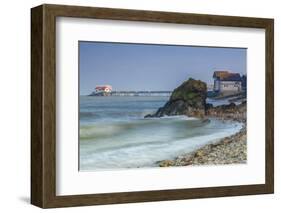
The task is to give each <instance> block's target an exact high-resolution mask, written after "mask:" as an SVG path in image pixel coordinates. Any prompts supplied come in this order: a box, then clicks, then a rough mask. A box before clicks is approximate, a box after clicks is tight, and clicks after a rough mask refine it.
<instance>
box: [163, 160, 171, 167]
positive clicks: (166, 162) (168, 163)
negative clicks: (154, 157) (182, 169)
mask: <svg viewBox="0 0 281 213" xmlns="http://www.w3.org/2000/svg"><path fill="white" fill-rule="evenodd" d="M159 166H160V167H169V166H174V161H172V160H163V161H161V162H160V163H159Z"/></svg>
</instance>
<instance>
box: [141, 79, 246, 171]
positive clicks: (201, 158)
mask: <svg viewBox="0 0 281 213" xmlns="http://www.w3.org/2000/svg"><path fill="white" fill-rule="evenodd" d="M206 94H207V86H206V83H204V82H202V81H200V80H195V79H192V78H190V79H188V80H187V81H185V82H184V83H182V85H180V86H179V87H177V88H176V89H175V90H174V91H173V92H172V95H171V97H170V99H169V101H168V102H167V103H166V104H165V105H164V106H163V107H161V108H159V109H158V110H157V112H156V113H155V114H149V115H146V116H145V117H163V116H173V115H186V116H189V117H197V118H200V119H204V120H207V119H208V118H216V119H220V120H223V121H233V122H241V123H243V128H242V129H241V130H240V131H239V132H238V133H236V134H234V135H230V136H228V137H226V138H223V139H221V140H219V141H214V142H213V143H212V144H208V145H205V146H203V147H201V148H200V149H198V150H196V151H194V152H192V153H186V154H183V155H181V156H178V157H176V158H174V159H167V160H163V161H160V162H157V164H158V165H159V166H160V167H169V166H189V165H206V164H207V165H217V164H235V163H246V161H247V140H246V135H247V134H246V122H247V117H246V112H247V104H246V102H243V103H241V104H239V105H236V104H234V103H231V104H228V105H220V106H216V107H213V106H212V105H211V104H207V103H206Z"/></svg>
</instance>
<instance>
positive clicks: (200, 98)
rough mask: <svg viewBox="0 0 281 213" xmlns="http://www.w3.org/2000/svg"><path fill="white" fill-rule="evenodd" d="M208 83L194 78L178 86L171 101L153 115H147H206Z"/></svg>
mask: <svg viewBox="0 0 281 213" xmlns="http://www.w3.org/2000/svg"><path fill="white" fill-rule="evenodd" d="M206 94H207V85H206V83H204V82H203V81H200V80H194V79H192V78H190V79H188V80H187V81H185V82H183V83H182V84H181V85H180V86H179V87H177V88H176V89H175V90H174V91H173V92H172V95H171V97H170V99H169V101H168V102H167V103H166V104H165V105H164V106H163V107H161V108H159V109H158V111H157V112H156V113H155V114H153V115H147V116H145V117H162V116H171V115H187V116H190V117H204V116H205V105H206Z"/></svg>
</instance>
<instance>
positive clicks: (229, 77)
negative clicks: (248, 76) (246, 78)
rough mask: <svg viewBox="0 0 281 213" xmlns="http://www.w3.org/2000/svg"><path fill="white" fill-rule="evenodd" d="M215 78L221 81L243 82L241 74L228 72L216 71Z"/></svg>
mask: <svg viewBox="0 0 281 213" xmlns="http://www.w3.org/2000/svg"><path fill="white" fill-rule="evenodd" d="M213 77H214V78H218V79H219V80H221V81H241V76H240V74H239V73H231V72H228V71H215V72H214V74H213Z"/></svg>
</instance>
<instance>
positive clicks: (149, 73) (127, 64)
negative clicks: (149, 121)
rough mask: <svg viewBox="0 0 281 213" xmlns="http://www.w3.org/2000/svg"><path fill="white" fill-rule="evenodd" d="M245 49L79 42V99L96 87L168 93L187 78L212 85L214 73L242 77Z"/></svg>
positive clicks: (244, 72) (244, 69)
mask: <svg viewBox="0 0 281 213" xmlns="http://www.w3.org/2000/svg"><path fill="white" fill-rule="evenodd" d="M246 54H247V49H246V48H225V47H224V48H222V47H196V46H176V45H156V44H128V43H112V42H86V41H80V42H79V72H80V73H79V75H80V82H79V83H80V95H88V94H90V93H91V92H92V91H94V89H95V86H96V85H103V84H109V85H111V86H112V87H113V90H122V91H126V90H127V91H128V90H130V91H138V90H143V91H144V90H147V91H172V90H173V89H175V88H176V87H177V86H179V85H180V84H181V83H182V82H183V81H185V80H187V79H188V78H194V79H199V80H202V81H204V82H206V83H207V84H212V81H213V78H212V75H213V72H214V71H215V70H228V71H231V72H237V73H240V74H246V64H247V62H246Z"/></svg>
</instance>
